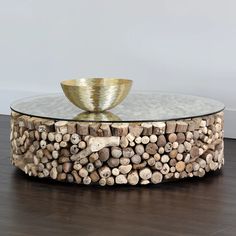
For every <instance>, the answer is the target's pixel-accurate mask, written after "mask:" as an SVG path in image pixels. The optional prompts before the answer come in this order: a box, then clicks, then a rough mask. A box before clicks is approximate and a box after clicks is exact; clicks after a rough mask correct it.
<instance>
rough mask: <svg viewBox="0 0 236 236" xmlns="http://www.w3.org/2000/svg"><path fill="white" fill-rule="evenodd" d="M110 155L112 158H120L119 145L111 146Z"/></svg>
mask: <svg viewBox="0 0 236 236" xmlns="http://www.w3.org/2000/svg"><path fill="white" fill-rule="evenodd" d="M111 155H112V157H114V158H120V157H121V155H122V150H121V148H120V147H112V148H111Z"/></svg>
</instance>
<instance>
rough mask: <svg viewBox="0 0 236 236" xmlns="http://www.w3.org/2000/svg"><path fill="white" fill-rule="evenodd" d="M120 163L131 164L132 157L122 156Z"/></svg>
mask: <svg viewBox="0 0 236 236" xmlns="http://www.w3.org/2000/svg"><path fill="white" fill-rule="evenodd" d="M120 164H121V165H129V164H130V158H127V157H121V158H120Z"/></svg>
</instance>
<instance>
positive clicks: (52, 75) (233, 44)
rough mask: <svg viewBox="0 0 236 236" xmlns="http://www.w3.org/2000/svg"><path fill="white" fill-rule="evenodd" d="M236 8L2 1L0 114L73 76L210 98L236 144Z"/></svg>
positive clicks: (126, 0) (97, 0) (101, 0)
mask: <svg viewBox="0 0 236 236" xmlns="http://www.w3.org/2000/svg"><path fill="white" fill-rule="evenodd" d="M235 9H236V2H235V1H234V0H232V1H229V0H198V1H190V0H178V1H177V0H162V1H160V0H119V1H117V0H93V1H88V0H87V1H85V0H84V1H82V0H20V1H19V0H5V1H4V0H0V113H9V109H8V107H9V103H10V102H11V101H12V100H14V99H15V98H17V97H22V96H28V95H31V94H34V93H48V92H57V91H60V86H59V81H61V80H64V79H70V78H73V77H75V76H79V77H86V76H89V77H91V76H106V77H107V76H115V77H127V78H131V79H133V80H134V89H137V90H140V89H144V88H145V89H146V90H147V89H150V90H170V91H178V92H184V93H192V94H195V95H203V96H209V97H212V98H216V99H219V100H221V101H223V102H224V103H225V104H226V106H227V112H226V121H227V122H226V136H228V137H236V125H235V124H234V123H235V122H233V121H234V120H235V118H236V94H235V92H236V91H235V87H236V82H235V77H236V66H235V62H236V14H235Z"/></svg>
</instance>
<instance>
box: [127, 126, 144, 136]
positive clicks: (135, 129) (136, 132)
mask: <svg viewBox="0 0 236 236" xmlns="http://www.w3.org/2000/svg"><path fill="white" fill-rule="evenodd" d="M142 132H143V127H142V126H140V125H132V124H131V125H129V133H131V134H133V135H134V136H135V137H139V136H140V135H141V134H142Z"/></svg>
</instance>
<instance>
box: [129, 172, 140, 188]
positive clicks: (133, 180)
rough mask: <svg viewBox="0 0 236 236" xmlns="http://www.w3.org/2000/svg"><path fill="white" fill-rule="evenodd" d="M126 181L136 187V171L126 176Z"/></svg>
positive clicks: (137, 180)
mask: <svg viewBox="0 0 236 236" xmlns="http://www.w3.org/2000/svg"><path fill="white" fill-rule="evenodd" d="M127 181H128V183H129V184H130V185H136V184H138V182H139V175H138V172H137V171H132V172H130V173H129V174H128V177H127Z"/></svg>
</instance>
